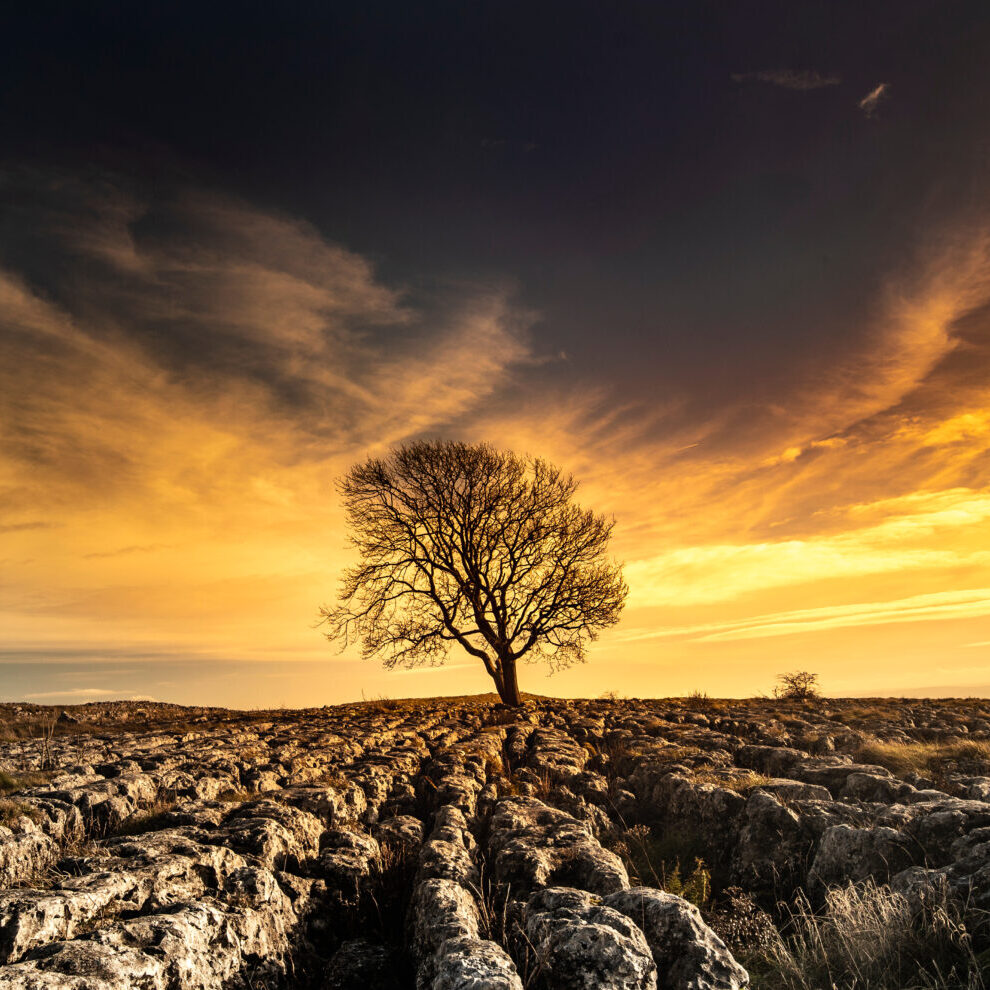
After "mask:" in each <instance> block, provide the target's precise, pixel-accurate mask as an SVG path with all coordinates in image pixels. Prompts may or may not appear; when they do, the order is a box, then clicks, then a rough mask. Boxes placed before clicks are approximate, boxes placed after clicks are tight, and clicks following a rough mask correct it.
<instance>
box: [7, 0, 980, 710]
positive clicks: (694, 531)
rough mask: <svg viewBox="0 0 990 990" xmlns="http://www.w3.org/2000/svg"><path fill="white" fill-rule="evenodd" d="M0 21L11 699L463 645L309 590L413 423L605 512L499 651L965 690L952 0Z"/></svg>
mask: <svg viewBox="0 0 990 990" xmlns="http://www.w3.org/2000/svg"><path fill="white" fill-rule="evenodd" d="M45 7H47V10H46V9H44V8H45ZM58 7H61V8H62V12H61V13H56V12H54V11H57V8H58ZM3 23H4V26H3V30H2V32H0V37H2V41H0V46H2V49H3V50H2V51H0V92H2V94H3V99H2V101H0V136H2V141H0V662H2V666H0V677H2V681H0V697H2V698H3V699H4V700H12V699H25V700H30V701H37V702H45V703H48V702H52V703H56V702H58V703H62V702H83V701H92V700H101V699H106V698H111V697H121V698H138V697H149V698H154V699H156V700H162V701H178V702H182V703H209V704H225V705H233V706H241V707H254V706H271V705H278V704H284V705H291V706H298V705H320V704H329V703H334V702H339V701H348V700H354V699H360V697H361V695H362V692H363V693H364V694H365V695H366V696H368V697H373V696H377V695H382V694H384V695H389V696H392V697H405V696H412V695H436V694H448V693H449V694H454V693H467V692H476V691H484V690H490V688H491V682H490V681H488V680H487V679H486V677H485V675H484V672H483V670H482V669H481V668H480V666H478V665H477V663H476V662H475V661H472V660H471V659H470V658H469V657H468V656H467V655H466V654H457V653H452V654H451V657H450V659H449V661H448V664H447V666H446V667H443V668H439V669H435V670H432V669H426V670H414V671H406V672H391V673H390V672H386V671H383V670H381V669H380V667H379V666H377V665H376V664H374V663H370V662H362V661H361V660H360V658H359V656H358V654H357V652H356V651H353V650H352V651H349V652H346V653H344V654H343V655H340V654H338V653H336V652H335V650H334V649H333V648H331V647H330V646H329V644H327V642H326V641H325V640H324V638H323V637H322V635H321V632H320V630H319V629H318V628H316V619H317V613H318V609H319V607H320V605H322V604H326V603H329V602H332V601H333V598H334V594H335V590H336V587H337V581H338V575H339V573H340V570H341V568H342V567H344V566H346V565H347V564H348V563H350V562H352V557H351V553H350V551H349V550H348V548H347V546H346V534H345V532H344V528H343V513H342V510H341V507H340V505H339V504H338V499H337V496H336V495H335V493H334V490H333V483H334V479H335V478H336V477H338V476H339V475H340V474H341V473H342V472H343V471H345V470H346V469H347V468H348V467H349V466H350V465H351V464H353V463H355V462H356V461H359V460H363V459H365V458H366V457H367V456H369V454H380V453H384V452H385V451H387V449H388V448H389V447H390V445H393V444H396V443H400V442H402V441H407V440H411V439H415V438H419V437H424V436H425V437H445V438H454V439H463V440H469V441H475V440H488V441H491V442H492V443H494V444H496V445H498V446H501V447H506V448H511V449H514V450H516V451H519V452H526V453H531V454H534V455H539V456H543V457H546V458H548V459H549V460H551V461H553V462H555V463H557V464H559V465H561V466H562V467H564V468H565V469H567V470H568V471H572V472H573V473H574V474H575V476H576V477H577V478H578V479H579V481H580V482H581V487H580V499H581V501H582V502H583V503H584V504H586V505H589V506H592V507H594V508H596V509H599V510H601V511H604V512H608V513H610V514H614V516H615V518H616V529H615V538H614V551H615V555H616V556H617V557H618V558H619V559H620V560H622V561H624V563H625V574H626V579H627V581H628V584H629V587H630V596H629V601H628V605H627V608H626V611H625V613H624V615H623V618H622V621H621V622H620V624H619V625H618V626H616V627H615V628H614V629H612V630H610V631H609V632H608V633H607V634H604V635H603V636H602V638H601V639H600V640H599V642H598V643H596V644H595V645H594V646H593V647H592V650H591V653H590V658H589V662H588V663H587V664H586V665H583V666H581V667H577V668H574V669H572V670H570V671H566V672H563V673H558V674H555V675H554V676H553V677H552V678H549V679H548V678H547V676H546V672H545V670H543V669H542V668H540V667H535V666H534V667H528V666H523V667H522V668H521V671H520V682H521V686H522V688H523V689H524V690H532V691H535V692H539V693H551V694H558V695H565V696H592V697H594V696H596V695H599V694H601V693H602V692H604V691H609V690H614V691H617V692H618V693H619V694H625V695H631V696H644V695H669V694H685V693H687V692H690V691H692V690H704V691H707V692H708V693H709V694H712V695H752V694H755V693H759V692H769V691H770V690H771V689H772V687H773V685H774V678H775V676H776V675H777V674H778V673H780V672H781V671H788V670H795V669H806V670H811V671H815V672H817V673H818V674H819V676H820V680H821V684H822V687H823V689H824V690H825V692H826V693H829V694H834V695H849V694H859V695H900V694H908V695H911V694H914V695H919V694H932V695H970V694H978V695H990V4H987V3H986V2H985V0H978V2H951V3H946V2H944V0H928V2H918V0H891V2H864V3H843V4H839V3H834V2H825V0H822V2H805V0H797V2H795V0H789V2H787V3H775V2H762V3H755V2H739V3H731V4H729V3H724V2H713V3H706V2H698V0H692V2H684V3H666V2H658V0H649V2H647V0H643V2H637V3H627V2H614V3H601V2H580V0H578V2H575V0H570V2H567V3H556V2H553V3H551V2H538V0H537V2H533V0H528V2H526V3H522V2H515V0H498V2H490V3H489V2H479V3H464V2H459V3H452V2H428V3H424V4H410V3H391V2H380V3H375V2H368V3H357V2H353V3H346V4H345V3H337V2H333V0H331V2H328V3H325V4H319V5H318V4H311V3H305V4H304V3H299V2H290V3H287V4H284V5H281V4H271V3H268V4H250V3H238V4H230V5H227V4H223V3H205V4H204V3H199V4H196V5H193V4H186V3H173V4H167V5H166V4H157V3H149V4H141V5H136V4H131V3H95V4H68V3H65V4H61V5H58V4H56V5H50V6H49V5H39V6H34V5H26V4H24V5H20V7H19V8H18V10H17V12H15V13H13V14H10V13H5V15H4V21H3Z"/></svg>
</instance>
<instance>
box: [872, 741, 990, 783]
mask: <svg viewBox="0 0 990 990" xmlns="http://www.w3.org/2000/svg"><path fill="white" fill-rule="evenodd" d="M854 755H855V757H856V759H857V760H859V761H860V762H862V763H875V764H878V765H879V766H882V767H886V768H887V769H888V770H889V771H890V772H891V773H892V774H894V775H895V776H896V777H905V776H907V775H908V774H918V775H919V776H921V777H930V778H931V779H932V780H933V781H935V782H936V783H939V784H944V783H946V781H947V778H948V775H949V774H951V773H960V774H963V775H965V776H971V777H977V776H985V775H987V774H988V773H990V740H984V739H961V740H953V741H948V742H909V743H893V742H881V741H879V740H874V741H872V742H868V743H865V744H864V745H862V746H860V747H859V748H858V749H857V750H856V751H855V754H854Z"/></svg>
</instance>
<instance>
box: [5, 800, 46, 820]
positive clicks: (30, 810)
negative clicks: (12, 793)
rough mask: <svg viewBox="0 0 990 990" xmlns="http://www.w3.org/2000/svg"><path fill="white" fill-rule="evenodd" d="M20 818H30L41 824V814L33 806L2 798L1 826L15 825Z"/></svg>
mask: <svg viewBox="0 0 990 990" xmlns="http://www.w3.org/2000/svg"><path fill="white" fill-rule="evenodd" d="M18 818H30V819H31V821H33V822H40V821H41V812H40V811H38V809H37V808H36V807H35V806H34V805H33V804H25V803H24V802H23V801H12V800H10V798H0V825H6V826H10V825H13V824H14V823H15V822H16V821H17V819H18Z"/></svg>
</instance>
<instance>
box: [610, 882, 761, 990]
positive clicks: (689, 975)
mask: <svg viewBox="0 0 990 990" xmlns="http://www.w3.org/2000/svg"><path fill="white" fill-rule="evenodd" d="M604 903H605V904H606V905H607V906H608V907H611V908H615V909H616V910H617V911H621V912H622V913H623V914H624V915H626V916H628V917H629V918H631V919H632V920H633V921H635V922H636V924H637V925H638V926H639V928H640V929H641V930H642V932H643V934H644V935H645V936H646V941H647V942H648V943H649V946H650V951H651V952H652V953H653V959H654V961H655V962H656V964H657V974H658V980H657V983H658V986H660V987H661V988H665V990H740V988H741V987H746V986H748V985H749V974H748V973H747V972H746V970H744V969H743V968H742V966H740V965H739V964H738V963H737V962H736V960H735V959H734V958H733V957H732V953H731V952H729V950H728V949H727V948H726V946H725V944H724V943H723V942H722V940H721V939H720V938H719V937H718V936H717V935H716V934H715V933H714V932H713V931H712V930H711V929H710V928H709V927H708V926H707V925H706V924H705V923H704V921H703V920H702V918H701V912H700V911H699V910H698V909H697V908H696V907H695V906H694V905H693V904H691V903H689V902H688V901H686V900H684V899H683V898H682V897H677V896H675V895H674V894H668V893H666V892H664V891H662V890H656V889H654V888H652V887H633V888H632V889H631V890H622V891H619V892H617V893H615V894H610V895H609V896H608V897H606V898H605V899H604Z"/></svg>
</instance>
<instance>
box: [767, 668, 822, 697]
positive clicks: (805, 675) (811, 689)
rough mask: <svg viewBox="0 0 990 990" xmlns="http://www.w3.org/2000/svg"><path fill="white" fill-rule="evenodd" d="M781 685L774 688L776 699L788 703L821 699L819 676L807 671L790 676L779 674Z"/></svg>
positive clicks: (793, 673) (792, 673)
mask: <svg viewBox="0 0 990 990" xmlns="http://www.w3.org/2000/svg"><path fill="white" fill-rule="evenodd" d="M777 680H778V681H779V682H780V684H779V685H778V686H777V687H776V688H774V692H773V693H774V697H775V698H785V699H787V700H788V701H808V700H810V699H812V698H818V697H820V696H821V695H820V692H819V690H818V675H817V674H812V673H810V672H809V671H807V670H796V671H793V672H791V673H789V674H778V675H777Z"/></svg>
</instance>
